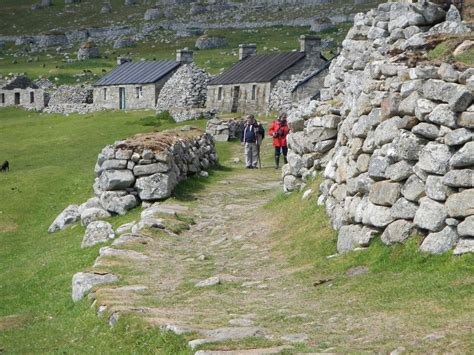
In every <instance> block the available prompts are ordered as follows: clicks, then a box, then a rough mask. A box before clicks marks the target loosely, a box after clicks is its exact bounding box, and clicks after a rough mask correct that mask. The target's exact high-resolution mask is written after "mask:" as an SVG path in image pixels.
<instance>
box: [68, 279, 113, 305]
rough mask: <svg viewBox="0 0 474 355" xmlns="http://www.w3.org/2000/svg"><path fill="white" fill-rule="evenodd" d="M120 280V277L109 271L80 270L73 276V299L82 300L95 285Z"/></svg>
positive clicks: (75, 300)
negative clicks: (87, 271) (92, 271)
mask: <svg viewBox="0 0 474 355" xmlns="http://www.w3.org/2000/svg"><path fill="white" fill-rule="evenodd" d="M117 281H118V277H117V276H115V275H113V274H108V273H86V272H78V273H76V274H74V276H73V278H72V300H73V301H74V302H77V301H80V300H81V299H82V297H84V295H85V294H86V293H87V292H88V291H89V290H90V289H91V288H93V287H94V286H97V285H102V284H109V283H114V282H117Z"/></svg>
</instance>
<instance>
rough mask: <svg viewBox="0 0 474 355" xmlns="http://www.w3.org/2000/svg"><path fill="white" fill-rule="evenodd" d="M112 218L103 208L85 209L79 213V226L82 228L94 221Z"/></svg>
mask: <svg viewBox="0 0 474 355" xmlns="http://www.w3.org/2000/svg"><path fill="white" fill-rule="evenodd" d="M110 217H112V215H111V214H110V213H109V212H107V211H106V210H104V209H103V208H97V207H91V208H87V209H85V210H84V211H83V212H82V213H81V224H82V225H83V226H88V225H89V224H90V223H92V222H94V221H98V220H101V219H107V218H110Z"/></svg>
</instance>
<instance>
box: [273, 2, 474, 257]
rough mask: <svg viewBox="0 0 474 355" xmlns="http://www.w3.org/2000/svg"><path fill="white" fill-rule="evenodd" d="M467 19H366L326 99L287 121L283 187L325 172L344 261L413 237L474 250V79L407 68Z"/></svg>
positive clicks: (333, 71) (412, 10)
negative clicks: (375, 241)
mask: <svg viewBox="0 0 474 355" xmlns="http://www.w3.org/2000/svg"><path fill="white" fill-rule="evenodd" d="M458 15H459V14H458V13H457V10H456V8H454V7H451V8H450V10H449V11H448V13H446V12H445V11H443V10H442V9H441V8H439V7H438V6H437V5H435V4H433V3H425V4H424V5H422V4H407V3H387V4H381V5H379V6H378V8H377V9H374V10H371V11H369V12H368V13H366V14H357V15H356V17H355V19H354V26H353V27H352V29H351V30H350V31H349V33H348V35H347V37H346V39H345V40H344V42H343V46H342V51H341V54H340V55H339V56H338V57H337V58H336V59H335V60H334V61H333V62H332V64H331V66H330V69H329V74H328V75H327V77H326V78H325V85H324V89H322V90H321V99H320V100H319V101H311V102H309V103H308V102H304V103H302V104H301V105H300V106H299V107H296V108H294V109H293V110H292V111H291V112H290V114H289V120H288V123H289V125H290V128H291V130H292V131H291V133H290V135H289V136H288V144H289V153H288V160H289V164H287V165H285V166H284V167H283V169H282V178H283V184H284V190H285V191H294V190H302V189H303V188H304V186H305V185H306V180H307V179H309V178H311V177H314V176H315V175H316V174H317V173H318V171H322V175H323V177H324V179H325V180H324V181H323V182H322V184H321V186H320V191H321V196H320V197H319V199H318V203H319V204H323V205H325V206H326V209H327V213H328V215H329V217H330V220H331V223H332V226H333V228H334V229H336V230H338V231H339V235H338V243H337V249H338V251H339V252H340V253H344V252H348V251H351V250H354V249H356V248H358V247H364V246H367V245H368V244H369V242H370V240H371V239H372V238H373V237H374V236H375V235H381V239H382V241H383V242H384V243H385V244H388V245H391V244H394V243H403V242H405V241H406V240H407V239H408V238H409V237H410V236H411V235H412V234H414V233H415V232H416V233H418V234H422V235H425V236H426V238H425V239H424V241H423V243H422V244H421V246H420V251H422V252H427V253H434V254H438V253H443V252H446V251H448V250H451V249H453V248H454V249H455V252H454V253H455V254H462V253H466V252H473V251H474V243H472V239H471V238H472V233H471V232H469V228H470V226H471V225H472V221H471V219H470V216H472V215H474V158H473V157H474V142H472V139H473V138H472V137H473V135H474V124H473V122H474V119H473V118H474V117H473V116H474V115H472V112H473V111H474V105H473V98H474V89H473V86H472V85H469V83H470V82H472V81H473V77H474V71H472V70H471V69H467V70H466V69H463V68H458V67H454V66H452V65H450V64H447V63H443V64H441V65H439V64H433V63H429V62H418V63H416V64H415V63H413V62H412V61H410V60H404V59H406V58H410V56H417V55H419V51H424V49H423V46H424V45H426V44H427V43H429V41H430V40H431V38H430V35H431V34H433V33H446V32H448V33H459V31H461V32H463V31H464V28H465V25H464V24H463V23H462V22H461V20H460V17H459V16H458ZM445 19H446V20H447V21H445ZM452 23H454V24H455V26H454V25H452ZM456 245H457V246H456Z"/></svg>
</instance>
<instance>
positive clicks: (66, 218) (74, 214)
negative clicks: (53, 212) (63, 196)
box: [48, 205, 81, 233]
mask: <svg viewBox="0 0 474 355" xmlns="http://www.w3.org/2000/svg"><path fill="white" fill-rule="evenodd" d="M80 219H81V214H80V213H79V207H78V206H77V205H69V206H68V207H66V208H65V209H64V211H62V212H61V213H60V214H59V216H57V217H56V219H55V220H54V221H53V223H52V224H51V225H50V226H49V228H48V232H49V233H54V232H56V231H57V230H62V229H64V228H66V227H67V226H69V225H71V224H73V223H75V222H77V221H79V220H80Z"/></svg>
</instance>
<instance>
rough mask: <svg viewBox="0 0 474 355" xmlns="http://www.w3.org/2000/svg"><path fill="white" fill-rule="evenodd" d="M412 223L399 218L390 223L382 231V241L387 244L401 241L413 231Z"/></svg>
mask: <svg viewBox="0 0 474 355" xmlns="http://www.w3.org/2000/svg"><path fill="white" fill-rule="evenodd" d="M413 227H414V226H413V223H411V222H409V221H405V220H403V219H399V220H397V221H395V222H392V223H390V224H389V225H388V226H387V228H385V230H384V232H383V233H382V237H381V239H382V242H383V243H384V244H387V245H392V244H395V243H403V242H404V241H405V240H407V239H408V238H409V237H410V236H411V235H412V233H413Z"/></svg>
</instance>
